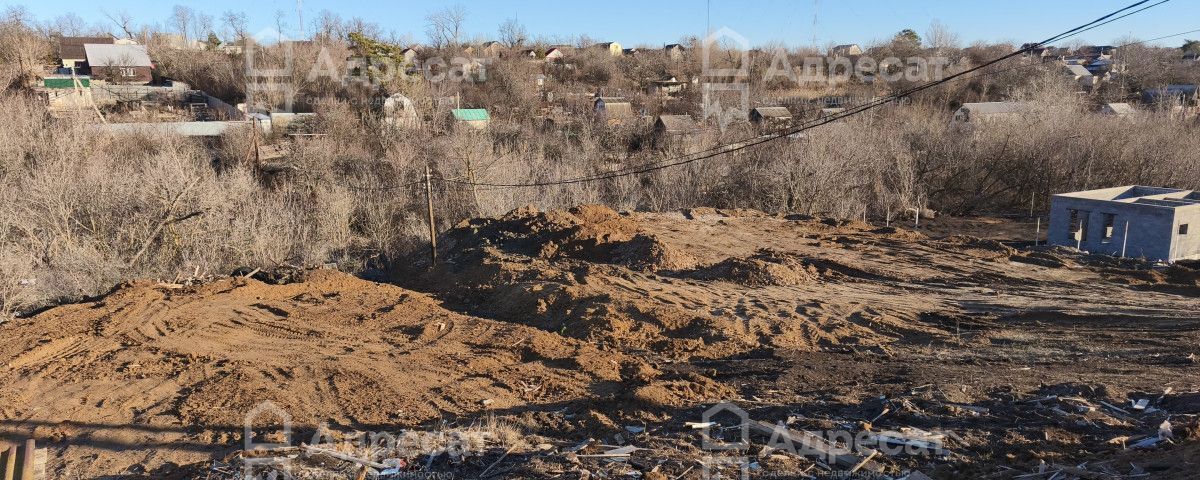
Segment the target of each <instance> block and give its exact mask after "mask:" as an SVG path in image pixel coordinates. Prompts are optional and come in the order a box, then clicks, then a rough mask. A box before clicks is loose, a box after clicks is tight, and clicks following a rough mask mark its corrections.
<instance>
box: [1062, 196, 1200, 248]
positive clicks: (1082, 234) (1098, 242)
mask: <svg viewBox="0 0 1200 480" xmlns="http://www.w3.org/2000/svg"><path fill="white" fill-rule="evenodd" d="M1192 225H1197V226H1198V228H1200V192H1197V191H1196V190H1184V189H1177V188H1160V187H1147V186H1141V185H1127V186H1122V187H1114V188H1103V189H1099V190H1088V191H1082V192H1072V193H1062V194H1058V195H1054V196H1053V197H1051V199H1050V229H1049V230H1048V232H1047V243H1049V244H1050V245H1062V246H1067V247H1074V248H1078V249H1079V250H1082V251H1086V252H1092V253H1104V254H1109V255H1119V256H1122V257H1138V258H1146V259H1148V260H1156V261H1164V262H1174V261H1176V260H1193V259H1200V230H1197V229H1196V228H1192Z"/></svg>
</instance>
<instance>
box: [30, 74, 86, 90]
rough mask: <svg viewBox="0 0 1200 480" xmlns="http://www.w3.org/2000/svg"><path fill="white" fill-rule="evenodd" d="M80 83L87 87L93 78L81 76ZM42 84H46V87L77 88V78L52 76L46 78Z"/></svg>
mask: <svg viewBox="0 0 1200 480" xmlns="http://www.w3.org/2000/svg"><path fill="white" fill-rule="evenodd" d="M79 83H80V85H82V86H83V87H84V88H87V87H89V86H91V79H89V78H81V79H79ZM42 85H45V87H46V88H75V80H74V79H71V78H55V77H51V78H47V79H44V80H43V83H42Z"/></svg>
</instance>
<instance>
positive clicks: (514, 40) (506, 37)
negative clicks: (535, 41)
mask: <svg viewBox="0 0 1200 480" xmlns="http://www.w3.org/2000/svg"><path fill="white" fill-rule="evenodd" d="M527 40H529V33H528V32H526V31H525V26H524V25H521V22H520V21H518V20H517V19H516V18H510V19H508V20H505V21H504V23H501V24H500V43H503V44H504V45H506V46H508V47H509V48H515V47H519V46H521V45H522V44H524V43H525V42H526V41H527Z"/></svg>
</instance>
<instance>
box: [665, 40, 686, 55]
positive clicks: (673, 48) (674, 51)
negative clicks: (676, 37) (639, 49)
mask: <svg viewBox="0 0 1200 480" xmlns="http://www.w3.org/2000/svg"><path fill="white" fill-rule="evenodd" d="M663 51H664V52H667V56H668V57H671V58H676V59H677V58H683V55H684V54H685V53H687V47H685V46H683V45H680V44H678V43H672V44H670V45H667V46H665V47H663Z"/></svg>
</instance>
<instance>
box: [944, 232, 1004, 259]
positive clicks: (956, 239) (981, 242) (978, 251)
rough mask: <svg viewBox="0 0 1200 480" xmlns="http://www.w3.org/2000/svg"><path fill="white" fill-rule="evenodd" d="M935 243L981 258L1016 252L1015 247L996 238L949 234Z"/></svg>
mask: <svg viewBox="0 0 1200 480" xmlns="http://www.w3.org/2000/svg"><path fill="white" fill-rule="evenodd" d="M937 244H939V245H942V246H945V247H950V248H951V249H954V250H957V251H961V252H963V253H967V254H968V255H971V256H976V257H982V258H1000V257H1011V256H1012V255H1013V254H1015V253H1017V250H1016V249H1015V248H1012V247H1010V246H1008V245H1005V244H1003V243H1000V242H999V241H998V240H992V239H985V238H979V237H972V236H970V235H951V236H949V237H945V238H942V239H940V240H938V241H937Z"/></svg>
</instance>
